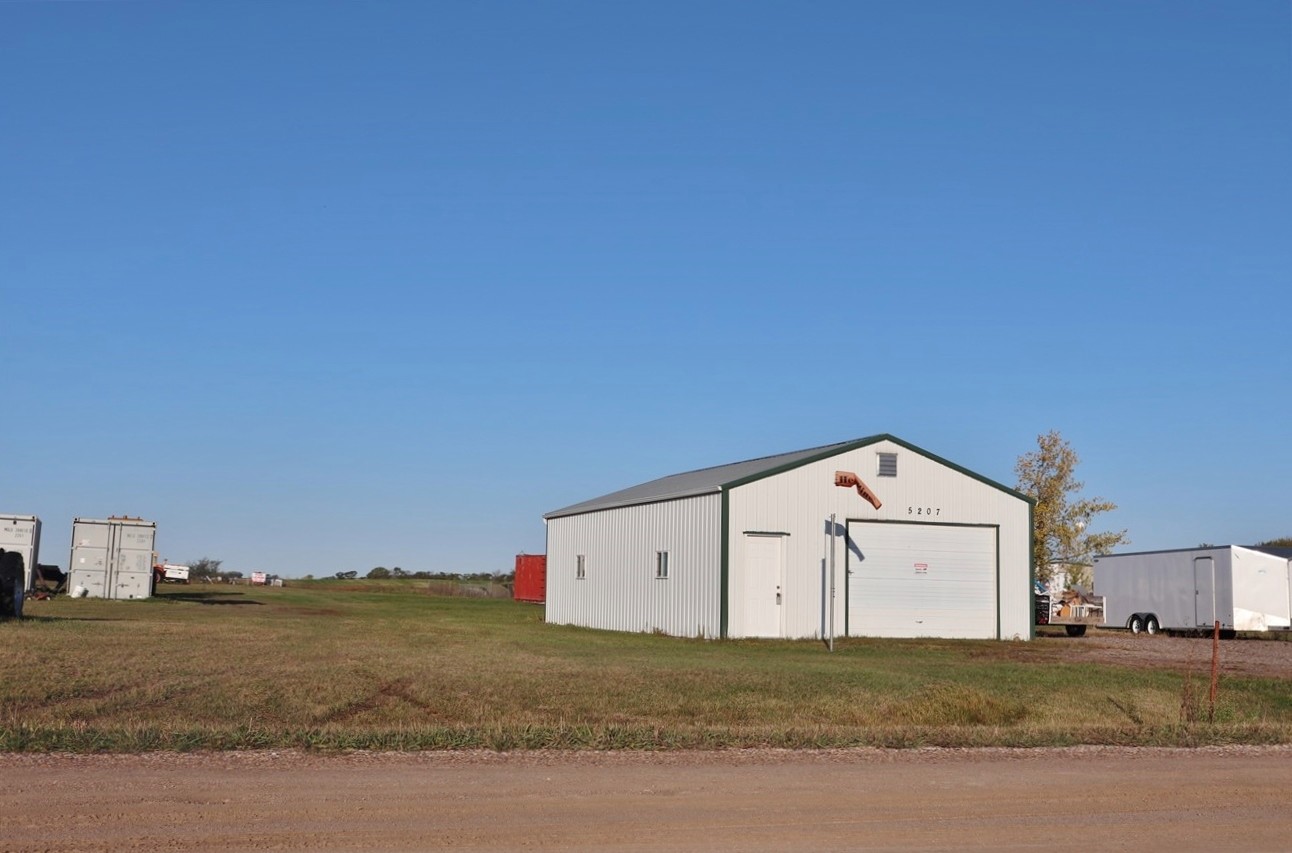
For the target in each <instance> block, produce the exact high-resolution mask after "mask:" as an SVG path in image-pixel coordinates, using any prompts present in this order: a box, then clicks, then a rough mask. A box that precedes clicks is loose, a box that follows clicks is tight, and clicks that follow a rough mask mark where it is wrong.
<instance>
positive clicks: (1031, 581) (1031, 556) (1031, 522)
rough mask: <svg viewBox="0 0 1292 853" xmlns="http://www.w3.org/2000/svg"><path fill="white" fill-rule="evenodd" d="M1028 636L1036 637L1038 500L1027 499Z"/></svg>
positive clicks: (1033, 638) (1029, 637) (1031, 638)
mask: <svg viewBox="0 0 1292 853" xmlns="http://www.w3.org/2000/svg"><path fill="white" fill-rule="evenodd" d="M1027 638H1028V639H1029V640H1035V639H1036V501H1034V500H1032V499H1031V498H1028V499H1027Z"/></svg>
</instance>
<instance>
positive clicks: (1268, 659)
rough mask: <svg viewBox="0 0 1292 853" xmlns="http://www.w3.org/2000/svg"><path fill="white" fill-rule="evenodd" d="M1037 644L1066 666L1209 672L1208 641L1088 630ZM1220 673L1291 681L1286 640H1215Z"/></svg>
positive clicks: (1291, 652)
mask: <svg viewBox="0 0 1292 853" xmlns="http://www.w3.org/2000/svg"><path fill="white" fill-rule="evenodd" d="M1037 642H1040V643H1045V644H1047V645H1052V646H1054V647H1055V648H1056V649H1061V650H1062V657H1063V659H1064V660H1065V661H1070V662H1072V663H1108V664H1115V665H1117V666H1128V667H1143V668H1154V669H1169V670H1172V671H1175V672H1193V673H1208V674H1210V672H1211V648H1212V642H1211V638H1210V637H1168V636H1166V635H1164V634H1158V635H1155V636H1152V637H1149V636H1146V635H1142V634H1141V635H1138V636H1137V635H1133V634H1129V633H1124V632H1121V631H1094V632H1092V633H1090V634H1087V635H1086V636H1084V637H1055V638H1050V637H1045V638H1040V639H1038V640H1037ZM1220 673H1221V675H1222V676H1245V675H1254V676H1263V677H1270V678H1289V679H1292V637H1286V636H1284V635H1283V634H1277V635H1271V636H1270V637H1268V638H1262V639H1256V638H1248V637H1242V638H1239V639H1233V640H1221V641H1220Z"/></svg>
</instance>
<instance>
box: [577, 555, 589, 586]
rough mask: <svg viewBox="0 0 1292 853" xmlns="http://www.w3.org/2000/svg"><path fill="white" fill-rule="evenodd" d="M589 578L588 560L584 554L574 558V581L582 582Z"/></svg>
mask: <svg viewBox="0 0 1292 853" xmlns="http://www.w3.org/2000/svg"><path fill="white" fill-rule="evenodd" d="M587 576H588V558H587V557H585V556H583V555H582V554H580V555H578V556H577V557H575V558H574V579H575V580H577V581H581V580H583V579H584V578H586V577H587Z"/></svg>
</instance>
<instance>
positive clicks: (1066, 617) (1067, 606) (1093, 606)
mask: <svg viewBox="0 0 1292 853" xmlns="http://www.w3.org/2000/svg"><path fill="white" fill-rule="evenodd" d="M1036 624H1037V625H1038V626H1042V625H1062V626H1063V627H1064V629H1065V630H1066V631H1067V634H1068V636H1069V637H1081V636H1084V635H1085V633H1086V629H1087V628H1089V627H1091V626H1095V627H1097V626H1100V625H1103V624H1104V597H1103V596H1102V595H1093V594H1092V593H1089V592H1086V591H1085V590H1083V589H1080V588H1073V587H1069V588H1068V589H1061V590H1058V591H1054V592H1052V591H1050V590H1047V589H1046V588H1045V587H1044V586H1043V585H1041V584H1037V589H1036Z"/></svg>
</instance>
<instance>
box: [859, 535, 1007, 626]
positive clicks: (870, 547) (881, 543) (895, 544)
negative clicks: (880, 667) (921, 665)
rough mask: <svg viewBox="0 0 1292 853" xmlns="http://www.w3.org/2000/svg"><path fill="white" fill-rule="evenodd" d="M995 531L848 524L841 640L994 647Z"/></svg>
mask: <svg viewBox="0 0 1292 853" xmlns="http://www.w3.org/2000/svg"><path fill="white" fill-rule="evenodd" d="M997 535H998V528H996V527H979V526H968V525H958V524H901V523H894V522H858V521H852V522H849V523H848V537H849V539H850V540H851V543H850V546H849V548H848V559H847V563H848V575H847V583H848V634H849V636H853V637H950V638H963V639H995V638H996V637H997V636H998V634H999V628H998V616H997V608H998V590H997V575H998V571H999V567H998V565H997V563H998V558H997V544H996V542H997Z"/></svg>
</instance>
